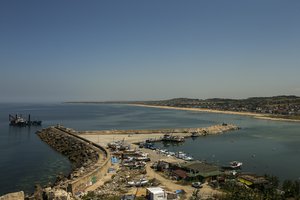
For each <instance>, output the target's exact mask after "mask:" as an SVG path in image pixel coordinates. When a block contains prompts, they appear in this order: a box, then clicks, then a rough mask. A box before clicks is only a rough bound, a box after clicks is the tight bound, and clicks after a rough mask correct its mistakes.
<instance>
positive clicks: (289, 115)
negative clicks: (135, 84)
mask: <svg viewBox="0 0 300 200" xmlns="http://www.w3.org/2000/svg"><path fill="white" fill-rule="evenodd" d="M131 103H139V104H146V105H156V106H173V107H182V108H204V109H213V110H223V111H236V112H252V113H259V114H266V115H270V117H276V118H286V119H300V97H297V96H276V97H253V98H248V99H220V98H214V99H206V100H201V99H188V98H176V99H170V100H162V101H143V102H131Z"/></svg>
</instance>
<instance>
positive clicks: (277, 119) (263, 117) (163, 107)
mask: <svg viewBox="0 0 300 200" xmlns="http://www.w3.org/2000/svg"><path fill="white" fill-rule="evenodd" d="M128 105H132V106H141V107H149V108H160V109H171V110H186V111H195V112H209V113H221V114H229V115H244V116H251V117H254V118H256V119H263V120H273V121H286V122H300V120H297V119H285V118H275V117H270V116H268V115H266V114H259V113H251V112H235V111H224V110H212V109H204V108H180V107H174V106H153V105H145V104H128Z"/></svg>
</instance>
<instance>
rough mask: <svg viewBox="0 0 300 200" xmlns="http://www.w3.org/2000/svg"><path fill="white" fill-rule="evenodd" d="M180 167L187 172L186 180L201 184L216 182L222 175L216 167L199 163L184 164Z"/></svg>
mask: <svg viewBox="0 0 300 200" xmlns="http://www.w3.org/2000/svg"><path fill="white" fill-rule="evenodd" d="M180 167H181V169H182V170H184V171H186V172H187V173H186V174H187V179H189V180H199V181H201V182H204V181H211V180H216V179H217V177H218V176H220V175H222V174H223V172H221V171H220V168H219V167H218V166H216V165H212V164H208V163H203V162H199V161H195V162H188V163H184V164H182V165H181V166H180Z"/></svg>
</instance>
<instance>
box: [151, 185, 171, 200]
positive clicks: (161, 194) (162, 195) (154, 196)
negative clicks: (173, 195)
mask: <svg viewBox="0 0 300 200" xmlns="http://www.w3.org/2000/svg"><path fill="white" fill-rule="evenodd" d="M146 197H147V199H148V200H167V193H166V191H165V190H164V189H162V188H160V187H153V188H147V192H146Z"/></svg>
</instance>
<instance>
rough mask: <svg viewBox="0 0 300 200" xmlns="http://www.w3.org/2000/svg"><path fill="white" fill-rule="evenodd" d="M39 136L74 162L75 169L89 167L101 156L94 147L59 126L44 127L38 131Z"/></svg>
mask: <svg viewBox="0 0 300 200" xmlns="http://www.w3.org/2000/svg"><path fill="white" fill-rule="evenodd" d="M38 136H39V137H40V138H41V140H43V141H44V142H46V143H47V144H48V145H49V146H51V147H52V148H53V149H55V150H56V151H58V152H59V153H61V154H63V155H64V156H66V157H67V158H68V159H69V160H70V162H71V163H72V168H73V171H76V170H79V169H80V168H81V167H88V166H90V165H92V164H94V163H96V162H97V160H98V158H99V156H98V154H97V152H96V151H95V150H94V149H93V148H91V147H89V146H88V145H86V144H85V143H83V142H82V141H80V140H78V139H77V138H75V137H73V136H72V135H69V134H66V133H65V132H63V131H61V130H59V129H57V128H53V127H50V128H47V129H44V130H43V131H40V132H38ZM73 173H74V172H73Z"/></svg>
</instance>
